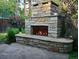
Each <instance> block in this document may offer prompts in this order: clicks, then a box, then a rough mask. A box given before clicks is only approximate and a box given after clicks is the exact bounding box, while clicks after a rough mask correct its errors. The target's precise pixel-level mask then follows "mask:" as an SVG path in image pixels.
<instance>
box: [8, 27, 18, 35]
mask: <svg viewBox="0 0 79 59" xmlns="http://www.w3.org/2000/svg"><path fill="white" fill-rule="evenodd" d="M10 30H12V31H13V32H14V33H15V34H18V33H19V29H18V28H12V29H10Z"/></svg>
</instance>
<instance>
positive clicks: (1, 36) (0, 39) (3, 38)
mask: <svg viewBox="0 0 79 59" xmlns="http://www.w3.org/2000/svg"><path fill="white" fill-rule="evenodd" d="M6 41H7V38H6V35H2V34H0V42H6Z"/></svg>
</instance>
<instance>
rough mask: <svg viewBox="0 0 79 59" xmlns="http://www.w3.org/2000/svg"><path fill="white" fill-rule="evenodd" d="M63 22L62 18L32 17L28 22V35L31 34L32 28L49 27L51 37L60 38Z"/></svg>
mask: <svg viewBox="0 0 79 59" xmlns="http://www.w3.org/2000/svg"><path fill="white" fill-rule="evenodd" d="M62 22H63V20H62V19H60V16H57V15H56V16H44V17H31V18H30V19H29V21H27V20H26V28H25V29H26V33H28V34H31V29H32V28H31V26H48V36H49V37H59V36H60V34H61V29H62V28H61V27H62Z"/></svg>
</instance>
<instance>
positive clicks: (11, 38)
mask: <svg viewBox="0 0 79 59" xmlns="http://www.w3.org/2000/svg"><path fill="white" fill-rule="evenodd" d="M15 34H16V33H15V31H14V30H13V29H10V30H9V31H8V34H7V43H13V42H16V38H15Z"/></svg>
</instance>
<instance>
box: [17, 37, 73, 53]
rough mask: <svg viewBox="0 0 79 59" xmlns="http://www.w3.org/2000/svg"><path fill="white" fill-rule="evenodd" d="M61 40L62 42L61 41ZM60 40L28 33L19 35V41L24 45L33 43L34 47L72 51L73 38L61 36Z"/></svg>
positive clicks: (56, 50)
mask: <svg viewBox="0 0 79 59" xmlns="http://www.w3.org/2000/svg"><path fill="white" fill-rule="evenodd" d="M60 40H61V42H60ZM60 40H58V39H56V38H52V40H51V38H46V39H45V37H42V38H41V37H37V36H36V37H33V36H31V37H30V36H28V35H17V36H16V41H17V43H20V44H24V45H31V46H34V47H39V48H43V49H47V50H50V51H54V52H61V53H68V52H71V51H72V42H73V40H66V39H63V38H61V39H60Z"/></svg>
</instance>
